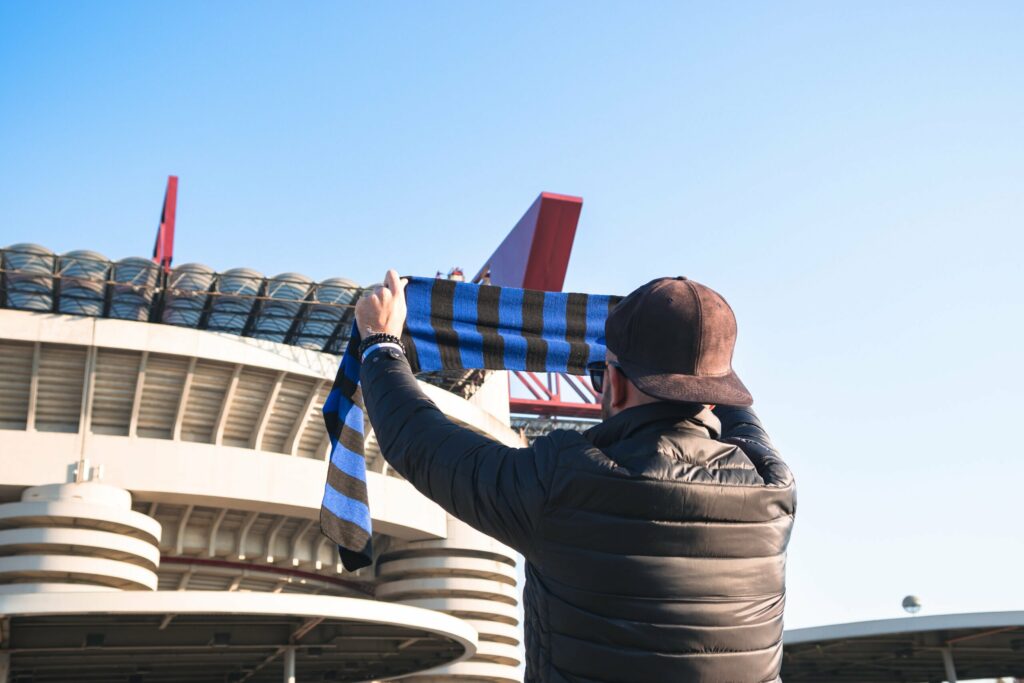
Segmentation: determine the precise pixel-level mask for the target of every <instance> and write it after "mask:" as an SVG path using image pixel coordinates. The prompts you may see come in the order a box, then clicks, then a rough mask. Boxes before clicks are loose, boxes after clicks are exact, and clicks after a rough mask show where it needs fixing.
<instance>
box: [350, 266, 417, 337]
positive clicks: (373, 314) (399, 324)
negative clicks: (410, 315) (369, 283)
mask: <svg viewBox="0 0 1024 683" xmlns="http://www.w3.org/2000/svg"><path fill="white" fill-rule="evenodd" d="M408 282H409V281H408V280H404V279H402V278H400V277H398V273H397V272H396V271H394V270H389V271H388V273H387V275H385V276H384V284H383V285H378V286H377V287H374V288H373V289H372V290H371V291H370V292H368V293H367V294H366V295H364V296H363V298H361V299H360V300H359V301H358V302H356V325H357V326H358V327H359V334H360V335H362V337H363V339H366V338H367V337H368V336H370V335H371V334H380V333H382V332H383V333H384V334H391V335H394V336H396V337H401V336H402V329H403V328H404V327H405V312H406V309H405V285H406V284H408Z"/></svg>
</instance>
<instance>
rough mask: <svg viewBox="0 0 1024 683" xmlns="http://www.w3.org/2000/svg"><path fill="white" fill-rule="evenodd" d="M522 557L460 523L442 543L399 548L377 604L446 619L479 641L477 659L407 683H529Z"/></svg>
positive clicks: (381, 572)
mask: <svg viewBox="0 0 1024 683" xmlns="http://www.w3.org/2000/svg"><path fill="white" fill-rule="evenodd" d="M516 562H517V560H516V555H515V553H514V552H513V551H512V550H510V549H509V548H508V547H506V546H504V545H502V544H500V543H498V542H497V541H495V540H494V539H491V538H489V537H488V536H485V535H484V534H482V533H480V532H478V531H476V530H475V529H473V528H471V527H469V526H468V525H466V524H464V523H463V522H460V521H459V520H457V519H455V518H454V517H451V516H449V517H448V536H447V538H445V539H443V540H430V541H410V542H404V543H401V544H396V545H393V546H392V547H391V548H389V549H388V550H387V551H385V552H384V553H383V554H382V555H381V556H380V557H379V558H378V559H377V577H378V579H377V580H378V583H377V591H376V595H377V598H378V599H381V600H388V601H391V602H397V603H401V604H404V605H410V606H414V607H423V608H426V609H430V610H434V611H438V612H443V613H445V614H448V615H451V616H454V617H458V618H460V619H462V620H464V621H466V622H468V623H469V624H470V625H471V626H472V627H473V628H474V629H476V631H477V633H478V634H479V640H478V646H477V651H476V654H475V655H474V656H473V657H472V658H470V659H467V660H465V661H462V662H457V663H454V664H449V665H446V666H442V667H438V668H436V669H433V670H431V671H429V672H427V673H424V674H418V675H414V676H411V677H408V678H405V679H403V680H407V681H415V682H416V683H441V682H446V683H447V682H451V681H488V682H493V683H513V682H517V681H521V680H522V673H521V671H520V670H519V668H518V667H519V666H520V664H521V663H522V654H521V651H520V643H521V636H520V634H521V632H522V628H521V626H520V623H519V622H520V614H519V590H518V586H517V583H518V579H517V574H516Z"/></svg>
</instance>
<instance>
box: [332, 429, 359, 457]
mask: <svg viewBox="0 0 1024 683" xmlns="http://www.w3.org/2000/svg"><path fill="white" fill-rule="evenodd" d="M338 441H340V442H341V445H342V446H344V447H345V448H347V449H349V450H350V451H352V452H353V453H359V454H360V455H363V435H362V434H360V433H359V432H357V431H356V430H354V429H352V428H351V427H349V426H348V425H346V424H342V425H341V433H340V434H339V435H338Z"/></svg>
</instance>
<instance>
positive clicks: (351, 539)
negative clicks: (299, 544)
mask: <svg viewBox="0 0 1024 683" xmlns="http://www.w3.org/2000/svg"><path fill="white" fill-rule="evenodd" d="M320 530H321V531H322V532H323V534H324V535H325V536H327V537H328V538H329V539H331V540H332V541H334V542H335V543H337V544H338V554H339V555H340V557H341V563H342V564H343V565H345V569H347V570H348V571H350V572H352V571H355V570H357V569H359V568H361V567H366V566H369V565H370V564H371V563H372V562H373V539H372V537H371V536H370V534H368V533H366V531H364V530H363V529H362V528H361V527H359V526H358V525H357V524H353V523H352V522H349V521H347V520H344V519H342V518H340V517H338V516H336V515H335V514H334V513H333V512H331V511H330V510H328V509H327V508H323V507H322V508H320Z"/></svg>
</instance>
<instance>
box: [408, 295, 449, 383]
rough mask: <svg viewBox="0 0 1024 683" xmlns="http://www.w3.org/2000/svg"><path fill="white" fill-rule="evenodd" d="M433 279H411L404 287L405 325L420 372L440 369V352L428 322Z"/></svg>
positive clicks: (431, 325) (431, 326)
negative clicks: (413, 347) (411, 340)
mask: <svg viewBox="0 0 1024 683" xmlns="http://www.w3.org/2000/svg"><path fill="white" fill-rule="evenodd" d="M434 282H435V281H434V280H426V279H423V280H419V279H418V278H417V279H416V280H413V281H412V282H410V283H409V284H408V285H407V286H406V288H405V305H406V308H407V310H408V314H407V317H406V326H407V327H408V328H409V334H410V335H411V336H412V338H413V340H414V341H415V343H416V356H417V357H418V358H419V361H420V371H421V372H432V371H434V370H440V369H441V352H440V351H438V350H437V338H436V337H435V336H434V327H433V324H432V323H431V322H430V315H431V306H430V294H431V292H432V291H433V289H434Z"/></svg>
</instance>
